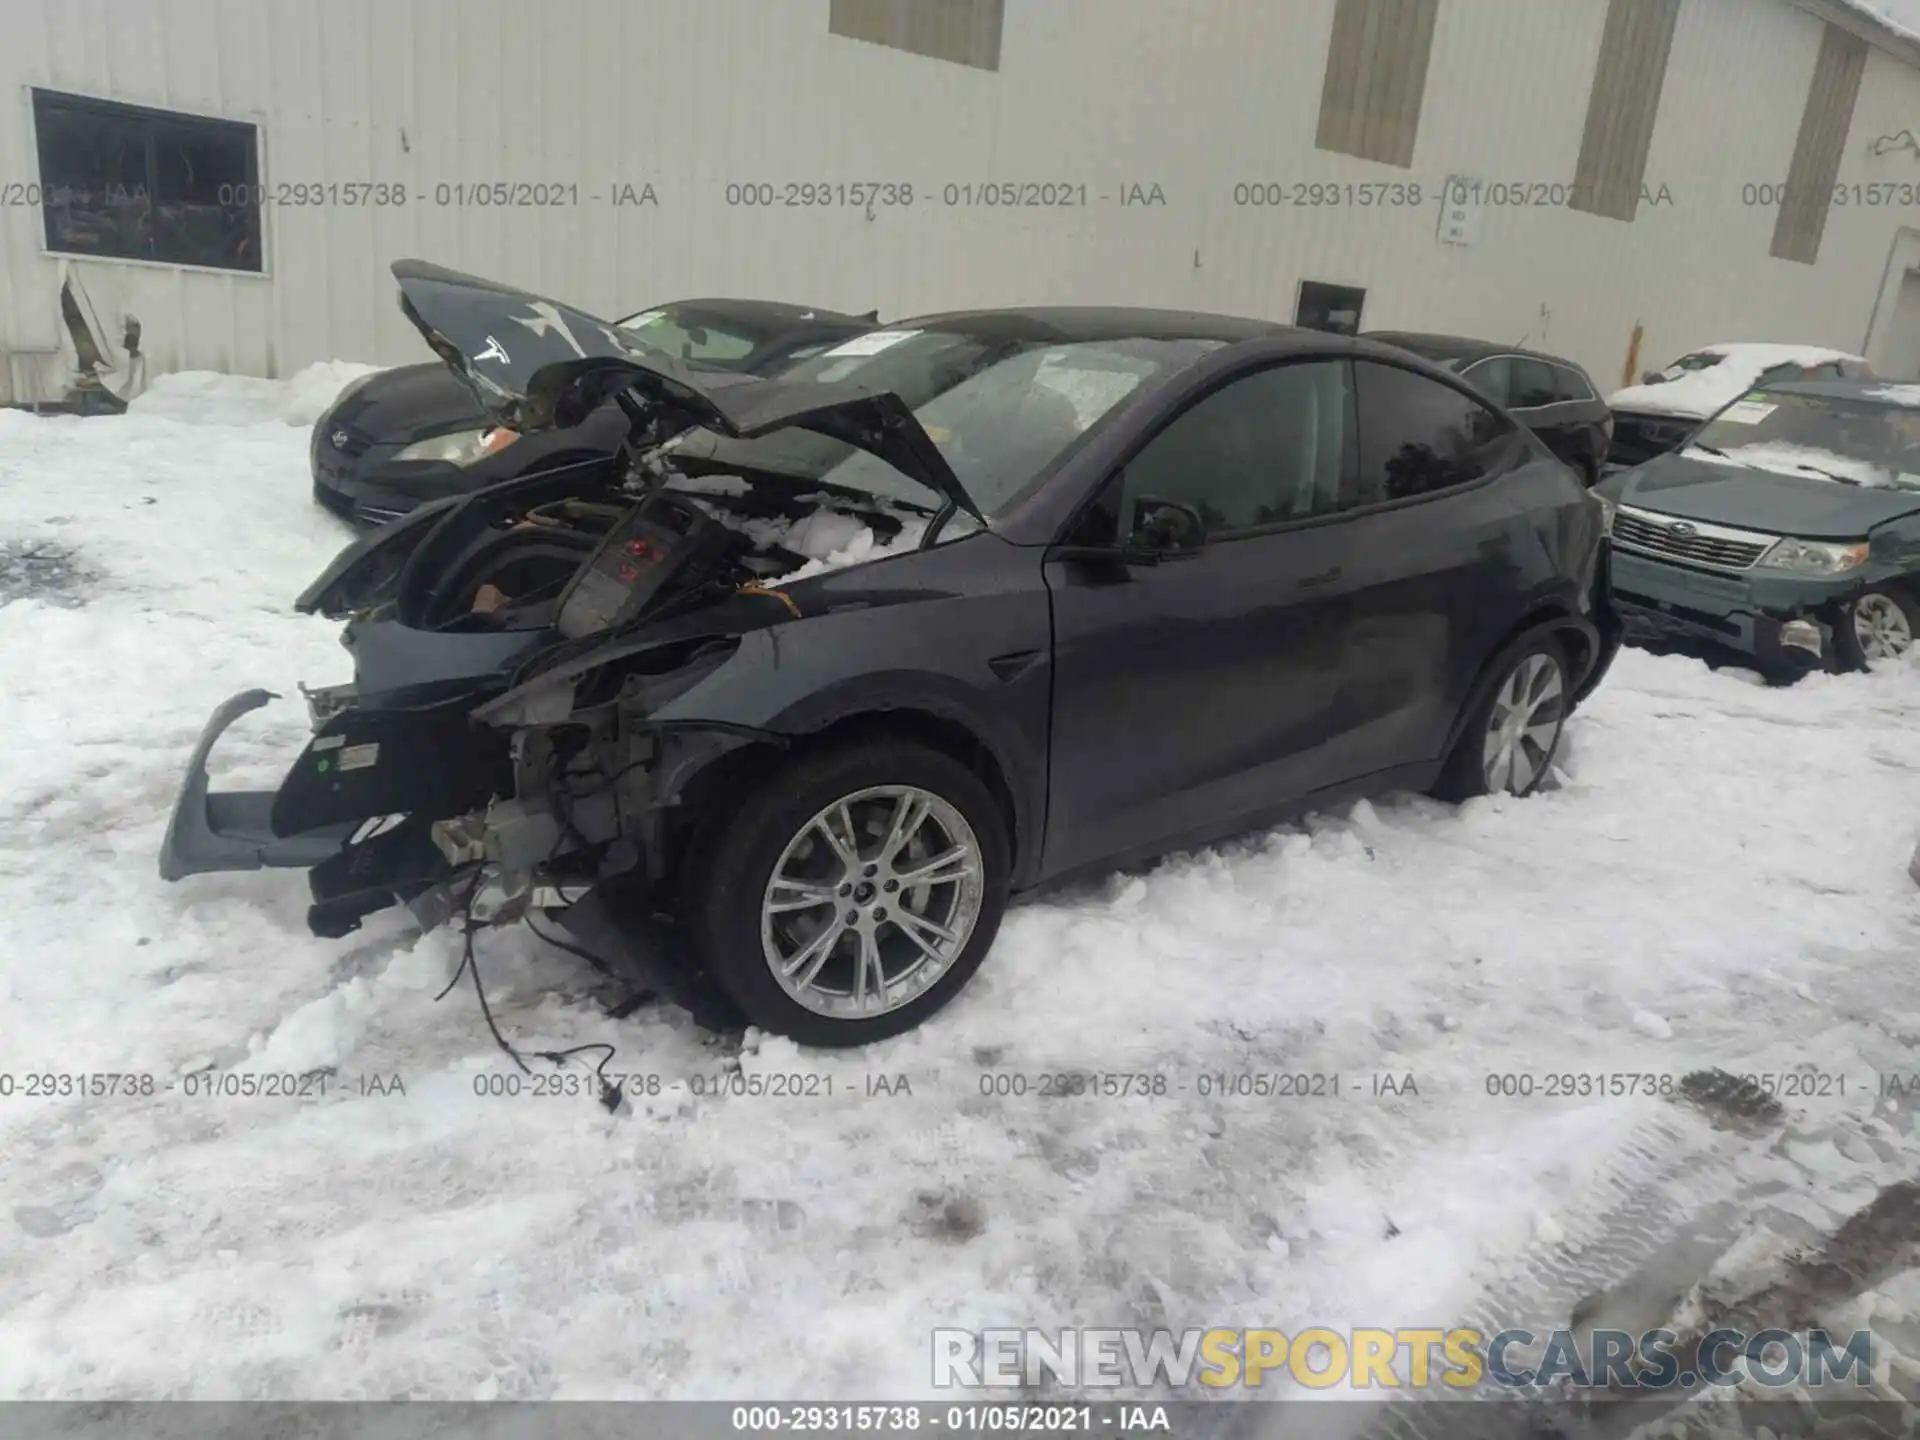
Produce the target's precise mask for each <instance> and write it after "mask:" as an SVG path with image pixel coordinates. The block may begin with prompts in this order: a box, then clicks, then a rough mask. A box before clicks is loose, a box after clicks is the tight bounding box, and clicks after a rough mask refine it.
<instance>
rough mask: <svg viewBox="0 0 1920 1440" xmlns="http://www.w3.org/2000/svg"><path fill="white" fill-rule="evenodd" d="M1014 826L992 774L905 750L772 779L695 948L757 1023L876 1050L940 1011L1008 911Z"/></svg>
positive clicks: (715, 855) (732, 849)
mask: <svg viewBox="0 0 1920 1440" xmlns="http://www.w3.org/2000/svg"><path fill="white" fill-rule="evenodd" d="M1007 848H1008V847H1007V839H1006V826H1005V823H1004V821H1003V820H1002V818H1001V814H1000V808H999V806H998V805H997V804H996V803H995V801H994V798H993V795H992V794H991V792H989V791H988V789H987V787H986V785H985V783H984V782H982V780H981V779H980V777H979V776H977V775H976V774H974V773H973V771H971V770H970V769H968V768H967V767H966V766H965V765H963V764H961V763H960V762H959V761H958V760H955V759H954V758H953V757H952V756H950V755H946V754H943V753H942V752H940V751H938V750H934V749H932V748H930V747H928V746H925V745H920V744H916V743H913V742H910V741H905V740H882V741H879V742H878V743H865V744H860V745H844V746H835V747H833V748H831V749H826V750H821V751H819V752H817V753H815V754H812V755H807V756H803V757H802V758H801V759H799V760H797V761H795V762H794V763H793V764H792V765H790V766H788V767H786V768H785V769H783V770H781V771H779V772H777V773H776V774H774V775H773V776H771V777H769V778H768V779H767V781H766V782H765V783H763V784H762V785H760V786H759V787H758V788H757V789H756V790H755V791H754V792H753V793H752V794H750V795H749V796H748V797H747V798H746V800H745V801H744V802H743V803H742V804H741V805H740V807H739V808H738V809H737V810H736V811H735V812H734V813H733V814H732V816H731V817H729V818H728V819H727V820H726V821H725V822H724V824H723V825H722V827H721V831H720V834H719V836H718V838H717V842H716V843H715V845H714V847H713V849H712V850H710V851H709V852H708V863H707V865H706V867H705V874H704V875H703V876H700V877H698V879H697V880H696V882H695V886H696V888H695V893H694V895H693V897H692V898H693V905H692V907H691V908H692V920H693V931H694V937H695V941H696V943H697V945H698V946H699V950H700V953H701V957H702V959H703V960H704V961H705V963H706V967H707V969H708V971H709V973H710V974H711V975H712V976H713V977H714V979H716V980H717V981H719V983H720V984H721V985H722V986H723V987H725V989H726V991H727V993H728V994H729V995H731V996H732V998H733V1001H734V1003H735V1004H736V1005H738V1006H739V1007H740V1009H741V1010H742V1011H743V1012H744V1013H745V1015H746V1017H747V1019H748V1020H749V1021H750V1022H751V1023H752V1024H754V1025H757V1026H759V1027H760V1028H762V1029H764V1030H770V1031H772V1032H774V1033H776V1034H780V1035H786V1036H789V1037H791V1038H792V1039H794V1040H796V1041H798V1042H799V1043H801V1044H803V1045H820V1046H847V1045H865V1044H868V1043H870V1042H872V1041H875V1040H883V1039H886V1038H887V1037H888V1036H890V1035H898V1034H900V1033H901V1032H903V1031H906V1030H910V1029H912V1028H913V1027H914V1026H916V1025H918V1024H920V1023H921V1022H922V1021H923V1020H925V1019H926V1018H927V1017H928V1016H930V1015H932V1014H933V1013H934V1012H935V1011H936V1010H939V1009H940V1008H941V1007H942V1006H944V1005H945V1004H946V1003H947V1002H948V1001H949V1000H951V999H952V998H953V997H954V996H955V995H957V994H958V993H959V992H960V990H961V988H962V987H963V986H964V985H965V984H966V983H967V981H968V980H969V979H971V978H972V976H973V973H974V971H976V970H978V969H979V968H980V963H981V961H982V960H984V959H985V958H986V953H987V951H988V950H989V949H990V948H991V947H992V945H993V940H994V936H995V934H996V933H997V932H998V930H999V928H1000V918H1001V915H1002V914H1003V913H1004V911H1005V909H1006V900H1007V886H1008V857H1007Z"/></svg>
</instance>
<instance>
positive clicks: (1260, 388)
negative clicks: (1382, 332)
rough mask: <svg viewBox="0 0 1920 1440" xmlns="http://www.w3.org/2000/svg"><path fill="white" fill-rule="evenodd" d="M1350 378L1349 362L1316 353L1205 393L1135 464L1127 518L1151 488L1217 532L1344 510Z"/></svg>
mask: <svg viewBox="0 0 1920 1440" xmlns="http://www.w3.org/2000/svg"><path fill="white" fill-rule="evenodd" d="M1350 387H1351V380H1350V372H1349V370H1348V366H1347V362H1346V361H1344V360H1314V361H1304V362H1301V363H1297V364H1292V365H1279V366H1275V367H1274V368H1272V369H1269V370H1261V371H1258V372H1257V373H1255V374H1252V375H1248V376H1246V377H1244V378H1243V379H1239V380H1235V381H1232V382H1231V383H1229V384H1227V385H1226V386H1224V387H1222V388H1221V389H1219V390H1216V391H1214V392H1213V393H1212V394H1211V395H1208V396H1206V397H1205V398H1204V399H1201V400H1199V401H1197V402H1195V403H1194V404H1193V405H1192V406H1191V407H1189V408H1188V409H1187V410H1186V411H1184V412H1183V413H1182V414H1181V415H1180V416H1179V417H1178V418H1177V419H1175V420H1174V421H1173V423H1172V424H1170V425H1168V426H1167V428H1166V429H1164V430H1162V431H1161V432H1160V433H1159V434H1158V435H1156V436H1154V438H1153V439H1152V440H1150V441H1148V442H1147V444H1146V447H1145V448H1144V449H1142V450H1141V451H1140V452H1139V454H1137V455H1135V456H1134V458H1133V460H1132V461H1131V463H1129V464H1128V466H1127V468H1126V470H1125V472H1124V473H1123V475H1122V477H1121V485H1120V506H1119V516H1118V519H1119V523H1120V526H1121V527H1122V528H1124V527H1127V526H1129V525H1131V524H1132V521H1133V514H1134V506H1135V504H1136V502H1138V501H1139V500H1140V499H1142V498H1146V497H1151V498H1153V499H1156V500H1173V501H1178V502H1179V503H1180V504H1183V505H1189V506H1191V507H1193V509H1194V510H1195V511H1196V512H1197V513H1198V514H1199V516H1200V519H1201V522H1202V523H1203V524H1204V525H1205V526H1206V527H1207V533H1208V534H1209V535H1210V536H1217V535H1220V534H1223V533H1224V534H1231V533H1233V532H1235V531H1240V530H1250V529H1254V528H1256V527H1259V526H1263V525H1273V524H1278V523H1280V522H1283V521H1287V520H1300V519H1305V518H1307V517H1309V516H1313V515H1324V514H1328V513H1331V512H1332V511H1334V510H1336V509H1338V508H1339V506H1340V486H1341V476H1342V474H1343V473H1345V472H1346V471H1347V470H1348V469H1349V465H1348V457H1349V453H1350V452H1349V446H1350V445H1351V443H1352V434H1353V426H1352V423H1351V422H1352V415H1353V396H1352V392H1351V388H1350Z"/></svg>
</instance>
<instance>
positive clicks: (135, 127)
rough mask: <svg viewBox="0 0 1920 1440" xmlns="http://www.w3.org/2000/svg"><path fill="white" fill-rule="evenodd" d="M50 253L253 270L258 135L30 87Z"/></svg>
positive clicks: (239, 126) (257, 263) (257, 259)
mask: <svg viewBox="0 0 1920 1440" xmlns="http://www.w3.org/2000/svg"><path fill="white" fill-rule="evenodd" d="M33 122H34V137H35V143H36V148H37V150H38V152H39V161H40V197H39V198H40V209H41V215H42V217H43V218H44V220H45V225H46V245H47V249H48V250H50V251H54V252H57V253H60V254H69V255H85V256H91V257H96V258H102V259H122V260H156V261H162V262H165V263H170V264H176V265H203V266H208V267H210V268H213V269H219V270H244V271H253V272H258V271H259V270H260V269H261V256H260V204H259V202H260V195H259V186H258V183H257V182H258V180H259V173H260V171H259V158H258V157H259V149H258V132H257V131H256V129H255V128H254V127H253V126H252V125H249V124H245V123H243V122H241V121H237V120H217V119H213V118H210V117H204V116H197V115H181V114H175V113H172V112H169V111H164V110H151V109H147V108H145V107H142V106H134V105H121V104H117V103H114V102H111V101H105V100H92V99H88V98H86V97H83V96H78V95H63V94H60V93H58V92H56V91H52V90H35V91H34V92H33Z"/></svg>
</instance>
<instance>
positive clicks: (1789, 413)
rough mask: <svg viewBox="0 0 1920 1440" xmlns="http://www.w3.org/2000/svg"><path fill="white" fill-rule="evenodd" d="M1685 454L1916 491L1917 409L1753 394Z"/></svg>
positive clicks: (1919, 453) (1919, 455)
mask: <svg viewBox="0 0 1920 1440" xmlns="http://www.w3.org/2000/svg"><path fill="white" fill-rule="evenodd" d="M1687 453H1688V454H1691V455H1693V456H1695V457H1696V458H1700V457H1702V456H1703V455H1704V458H1706V459H1710V460H1722V461H1731V462H1733V463H1734V464H1736V465H1747V466H1754V467H1757V468H1760V469H1765V470H1775V471H1779V472H1781V473H1783V474H1787V475H1805V476H1807V477H1809V478H1812V479H1828V480H1837V481H1840V482H1841V483H1844V484H1853V485H1875V486H1886V487H1891V488H1897V489H1902V490H1920V408H1912V407H1908V406H1904V405H1896V404H1890V403H1888V402H1887V401H1884V400H1873V399H1868V398H1855V397H1852V396H1848V397H1846V398H1835V397H1832V396H1826V395H1802V394H1793V393H1790V392H1787V391H1784V390H1756V391H1754V392H1752V393H1751V394H1749V395H1747V396H1746V397H1745V398H1744V399H1740V400H1736V401H1734V402H1733V404H1731V405H1729V406H1727V408H1726V409H1724V410H1722V411H1721V412H1720V413H1719V414H1718V415H1716V416H1714V417H1713V419H1711V420H1709V421H1708V422H1707V423H1706V424H1705V425H1704V426H1702V427H1701V428H1700V431H1699V433H1698V434H1696V435H1695V436H1694V437H1693V439H1692V440H1690V441H1689V442H1688V444H1687Z"/></svg>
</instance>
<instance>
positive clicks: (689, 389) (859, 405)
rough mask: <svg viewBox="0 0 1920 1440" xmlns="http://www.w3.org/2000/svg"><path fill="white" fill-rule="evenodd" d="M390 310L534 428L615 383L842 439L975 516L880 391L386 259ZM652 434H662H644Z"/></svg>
mask: <svg viewBox="0 0 1920 1440" xmlns="http://www.w3.org/2000/svg"><path fill="white" fill-rule="evenodd" d="M393 274H394V278H395V279H396V280H398V281H399V282H400V309H401V311H402V312H403V313H404V314H405V315H406V317H407V318H408V319H409V320H411V321H412V322H413V324H414V326H415V328H417V329H418V330H419V331H420V333H421V335H423V336H424V337H425V338H426V342H427V344H428V345H429V346H430V347H431V348H432V349H433V352H434V354H436V355H438V356H439V357H440V358H441V359H442V360H443V361H445V362H446V364H447V365H448V366H449V367H450V368H451V369H452V370H453V371H454V373H455V374H456V375H458V376H460V378H461V379H463V380H465V381H466V383H467V384H468V386H469V387H470V388H471V389H472V390H473V392H474V395H475V397H476V398H477V399H478V400H479V402H480V404H481V405H482V406H483V407H484V408H485V409H487V410H488V411H489V412H491V413H493V414H495V415H497V416H499V417H500V418H501V419H502V420H504V421H505V422H506V423H508V424H510V425H513V426H515V427H517V428H523V429H526V428H541V427H544V426H549V425H553V424H555V423H556V417H557V416H560V415H563V414H566V413H568V410H569V403H568V402H569V401H572V400H577V399H581V398H586V399H590V400H597V399H598V398H600V397H604V396H605V395H608V394H610V393H612V391H613V390H616V389H620V388H625V389H629V390H632V391H633V392H635V393H636V394H637V396H638V398H639V399H640V400H641V401H642V403H643V404H644V405H645V407H646V410H647V412H648V418H649V419H656V418H659V419H665V420H667V421H668V428H669V429H674V428H677V429H679V430H690V429H693V428H695V427H705V428H706V429H709V430H713V431H715V432H716V433H718V434H722V435H729V436H732V437H734V438H736V439H743V440H745V439H752V438H753V437H755V436H758V435H765V434H768V433H770V432H771V431H775V430H782V429H785V428H787V427H789V426H792V427H795V428H798V429H802V430H811V431H814V432H815V433H817V434H821V435H828V436H831V437H833V438H834V439H836V440H842V441H845V442H846V443H847V444H849V445H853V446H855V447H857V448H858V449H861V450H865V451H867V452H869V453H870V454H873V455H875V456H878V457H879V458H880V459H882V460H884V461H886V462H887V464H889V465H891V466H892V467H893V468H894V469H896V470H898V471H899V472H900V473H901V474H903V475H906V476H908V477H909V478H910V479H913V480H916V481H918V482H919V483H920V484H922V485H925V486H926V487H927V488H928V489H930V490H932V491H933V492H934V493H935V494H937V495H940V496H942V497H943V498H945V499H946V500H948V501H950V502H951V503H952V504H954V505H956V506H958V507H959V508H960V509H962V510H965V511H967V513H968V514H970V515H972V516H974V518H976V519H978V520H980V521H982V522H983V523H984V522H985V518H986V517H985V516H984V515H982V514H981V512H980V509H979V507H978V506H977V505H975V503H974V501H973V498H972V497H971V496H970V495H968V494H967V492H966V487H965V486H963V485H962V484H961V483H960V480H959V477H958V476H956V475H955V474H954V473H953V467H952V466H950V465H948V464H947V461H946V457H945V456H943V455H942V454H941V453H940V450H939V447H938V446H936V445H935V444H934V443H933V439H932V437H931V436H929V435H928V434H927V432H926V430H925V429H923V428H922V427H921V425H920V422H919V421H918V420H917V419H915V418H914V414H913V411H912V409H911V408H910V407H909V406H908V405H907V403H906V402H905V401H904V400H902V399H901V398H900V397H899V396H898V395H896V394H894V393H893V392H892V391H890V390H877V389H874V388H872V387H869V386H863V385H857V384H822V383H820V382H817V381H815V382H795V383H790V384H783V383H781V382H779V381H777V380H762V379H760V378H758V377H756V376H751V375H736V374H731V373H726V372H718V371H714V372H709V371H694V370H692V369H690V368H689V367H688V366H686V365H684V364H682V363H681V362H680V361H678V360H676V359H674V358H673V357H672V356H670V355H667V354H664V353H663V352H660V351H657V350H652V349H649V348H648V347H647V346H645V345H643V344H642V343H640V341H639V338H638V337H637V336H632V335H628V334H625V333H623V332H622V331H621V330H620V329H619V327H617V326H615V325H614V324H612V323H611V322H609V321H606V320H602V319H600V318H599V317H598V316H596V315H589V314H587V312H586V311H584V310H576V309H574V308H573V307H572V306H570V305H562V304H560V303H559V302H558V301H556V300H548V299H544V298H542V297H541V296H538V295H532V294H529V293H528V292H526V291H524V290H516V289H514V288H513V287H512V286H509V285H501V284H497V283H495V282H494V281H491V280H482V279H480V278H478V277H477V276H473V275H462V274H461V273H459V272H458V271H455V270H447V269H443V268H442V267H441V266H438V265H431V264H428V263H427V262H426V261H424V260H397V261H395V262H394V265H393ZM656 438H662V439H664V438H666V437H665V436H664V435H660V434H659V433H658V432H657V431H656Z"/></svg>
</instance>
